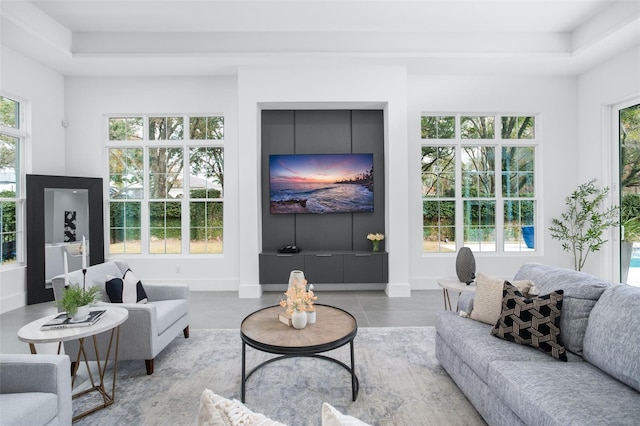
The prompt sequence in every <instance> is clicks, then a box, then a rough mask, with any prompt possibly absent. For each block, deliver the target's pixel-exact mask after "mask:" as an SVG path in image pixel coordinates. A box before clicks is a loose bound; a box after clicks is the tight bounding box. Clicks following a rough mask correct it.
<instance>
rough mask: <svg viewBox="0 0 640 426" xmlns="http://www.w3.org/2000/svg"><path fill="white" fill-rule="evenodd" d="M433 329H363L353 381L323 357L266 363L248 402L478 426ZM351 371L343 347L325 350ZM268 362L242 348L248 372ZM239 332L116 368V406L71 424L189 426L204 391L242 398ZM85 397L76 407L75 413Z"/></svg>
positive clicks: (277, 409)
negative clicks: (442, 359) (440, 355)
mask: <svg viewBox="0 0 640 426" xmlns="http://www.w3.org/2000/svg"><path fill="white" fill-rule="evenodd" d="M434 338H435V329H434V327H402V328H393V327H389V328H360V329H359V330H358V335H357V336H356V339H355V365H356V372H357V375H358V378H359V380H360V393H359V395H358V398H357V401H355V402H353V401H352V400H351V376H350V375H349V373H348V372H347V371H346V370H344V369H343V368H342V367H340V366H338V365H335V364H334V363H332V362H328V361H326V360H322V359H314V358H289V359H286V360H279V361H276V362H273V363H270V364H268V365H267V366H265V367H263V368H262V369H260V370H258V371H257V372H255V373H254V374H253V375H252V376H251V377H250V378H249V380H248V381H247V389H246V401H245V405H246V406H248V407H249V408H250V409H252V410H254V411H257V412H261V413H263V414H265V415H266V416H268V417H270V418H272V419H274V420H277V421H280V422H282V423H286V424H289V425H292V426H293V425H320V424H321V406H322V403H323V402H325V401H326V402H328V403H329V404H331V405H333V406H334V407H336V408H337V409H338V410H340V411H341V412H343V413H345V414H349V415H352V416H355V417H357V418H359V419H361V420H363V421H365V422H367V423H370V424H372V425H438V426H440V425H484V424H485V423H484V421H483V420H482V418H481V417H480V415H479V414H478V413H477V412H476V410H475V409H474V408H473V406H472V405H471V403H470V402H469V401H468V400H467V399H466V398H465V396H464V395H463V394H462V392H461V391H460V390H459V389H458V388H457V386H456V385H455V383H454V382H453V380H452V379H451V378H450V377H449V376H448V375H447V373H446V372H445V371H444V369H443V368H442V367H441V366H440V364H439V363H438V361H437V360H436V357H435V343H434ZM327 354H329V355H331V356H332V357H335V358H337V359H339V360H341V361H342V362H344V363H345V364H347V365H349V364H350V361H349V346H348V345H347V346H345V347H342V348H340V349H337V350H335V351H332V352H329V353H327ZM273 356H274V355H271V354H266V353H263V352H259V351H256V350H254V349H252V348H249V347H248V348H247V370H248V371H249V370H250V369H252V368H253V367H255V366H256V365H258V364H259V363H261V362H262V361H265V360H267V359H269V358H272V357H273ZM241 357H242V343H241V340H240V331H239V330H191V337H190V338H189V339H185V338H183V337H182V335H180V336H179V337H177V338H176V339H175V340H174V342H173V343H172V344H171V345H169V346H168V347H167V348H166V349H165V350H164V351H163V352H162V353H161V354H160V355H159V356H158V357H157V358H156V361H155V372H154V374H153V375H151V376H147V375H146V373H145V368H144V362H143V361H120V362H119V364H118V371H117V373H118V375H117V377H118V378H117V386H116V401H115V403H114V404H113V405H111V406H110V407H107V408H105V409H103V410H100V411H97V412H95V413H93V414H90V415H89V416H87V417H85V418H83V419H80V420H79V421H77V422H75V423H74V424H75V425H78V426H80V425H82V426H84V425H193V424H195V419H196V417H197V413H198V408H199V398H200V394H201V393H202V391H203V390H204V389H205V388H209V389H211V390H212V391H213V392H215V393H217V394H218V395H221V396H223V397H226V398H230V399H238V400H239V399H240V378H241V359H242V358H241ZM88 402H90V401H89V400H88V399H87V398H84V399H81V400H76V401H74V411H76V410H78V409H81V408H82V406H83V405H84V403H88Z"/></svg>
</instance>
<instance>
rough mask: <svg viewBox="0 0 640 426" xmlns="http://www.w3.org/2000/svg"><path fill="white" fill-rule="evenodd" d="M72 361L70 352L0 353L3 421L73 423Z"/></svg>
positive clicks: (35, 425)
mask: <svg viewBox="0 0 640 426" xmlns="http://www.w3.org/2000/svg"><path fill="white" fill-rule="evenodd" d="M72 416H73V410H72V408H71V364H70V362H69V357H68V356H67V355H49V354H46V355H27V354H0V422H1V423H2V424H3V425H33V426H37V425H65V426H66V425H70V424H71V419H72Z"/></svg>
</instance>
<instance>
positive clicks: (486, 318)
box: [470, 272, 533, 325]
mask: <svg viewBox="0 0 640 426" xmlns="http://www.w3.org/2000/svg"><path fill="white" fill-rule="evenodd" d="M509 282H510V283H511V284H513V285H514V286H515V287H516V288H517V289H518V291H520V292H521V293H522V294H524V295H525V296H527V295H528V292H529V288H531V286H533V282H531V281H529V280H522V281H509ZM503 288H504V280H503V279H499V278H491V277H488V276H486V275H484V274H483V273H481V272H478V273H477V275H476V294H475V297H474V299H473V309H472V310H471V314H470V317H471V319H473V320H476V321H480V322H484V323H486V324H491V325H496V322H498V319H500V312H502V289H503Z"/></svg>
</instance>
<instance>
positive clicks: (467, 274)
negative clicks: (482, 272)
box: [456, 247, 476, 285]
mask: <svg viewBox="0 0 640 426" xmlns="http://www.w3.org/2000/svg"><path fill="white" fill-rule="evenodd" d="M456 274H457V275H458V279H459V280H460V281H461V282H463V283H466V284H467V285H469V284H471V283H472V282H473V280H474V279H475V278H476V259H475V257H473V252H472V251H471V249H470V248H469V247H462V248H461V249H460V251H459V252H458V256H456Z"/></svg>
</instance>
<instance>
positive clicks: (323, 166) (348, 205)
mask: <svg viewBox="0 0 640 426" xmlns="http://www.w3.org/2000/svg"><path fill="white" fill-rule="evenodd" d="M269 193H270V194H269V196H270V204H271V208H270V211H271V213H273V214H282V213H285V214H286V213H316V214H325V213H371V212H373V154H285V155H270V156H269Z"/></svg>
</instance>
